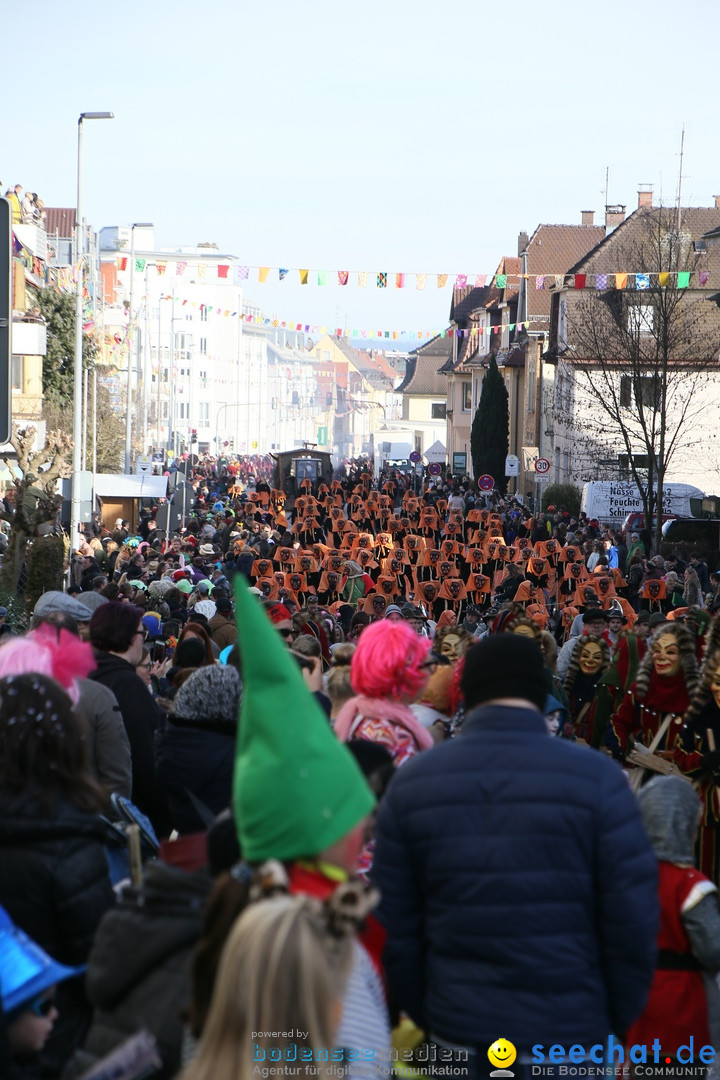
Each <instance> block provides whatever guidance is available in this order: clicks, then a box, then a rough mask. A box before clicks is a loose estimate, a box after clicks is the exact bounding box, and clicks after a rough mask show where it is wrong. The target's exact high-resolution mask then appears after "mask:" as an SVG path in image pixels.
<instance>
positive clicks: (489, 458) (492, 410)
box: [470, 355, 509, 494]
mask: <svg viewBox="0 0 720 1080" xmlns="http://www.w3.org/2000/svg"><path fill="white" fill-rule="evenodd" d="M508 427H509V415H508V392H507V390H506V388H505V383H504V382H503V377H502V375H501V374H500V372H499V371H498V366H497V362H496V360H495V356H494V355H492V356H491V357H490V363H489V364H488V369H487V372H486V374H485V378H484V379H483V384H482V391H481V393H480V402H479V404H478V407H477V412H476V413H475V417H474V419H473V424H472V430H471V432H470V455H471V457H472V463H473V472H474V473H475V479H477V478H478V477H479V476H482V475H483V474H484V473H489V474H490V476H492V477H493V479H494V480H495V486H496V488H497V489H498V491H501V492H503V494H504V493H505V490H506V488H507V479H506V477H505V458H506V457H507V453H508Z"/></svg>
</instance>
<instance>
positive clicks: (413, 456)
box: [410, 450, 422, 463]
mask: <svg viewBox="0 0 720 1080" xmlns="http://www.w3.org/2000/svg"><path fill="white" fill-rule="evenodd" d="M410 460H411V461H412V462H415V463H417V462H418V461H422V454H421V453H420V451H419V450H413V452H412V454H411V455H410Z"/></svg>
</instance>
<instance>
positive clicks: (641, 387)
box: [620, 375, 661, 409]
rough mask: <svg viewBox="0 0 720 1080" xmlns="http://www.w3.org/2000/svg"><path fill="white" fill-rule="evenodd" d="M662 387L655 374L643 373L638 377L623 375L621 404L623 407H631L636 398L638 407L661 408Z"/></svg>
mask: <svg viewBox="0 0 720 1080" xmlns="http://www.w3.org/2000/svg"><path fill="white" fill-rule="evenodd" d="M660 389H661V388H660V382H659V380H658V379H657V378H656V376H655V375H643V376H641V377H638V378H633V377H632V376H630V375H621V376H620V405H621V407H622V408H623V409H631V408H632V406H633V400H634V402H635V405H637V406H638V407H639V406H642V407H643V408H645V409H659V408H660Z"/></svg>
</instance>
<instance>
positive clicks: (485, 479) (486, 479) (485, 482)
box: [478, 473, 495, 491]
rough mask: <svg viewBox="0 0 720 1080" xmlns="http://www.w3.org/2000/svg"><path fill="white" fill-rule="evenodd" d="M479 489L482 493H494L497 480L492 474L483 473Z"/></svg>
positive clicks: (479, 479)
mask: <svg viewBox="0 0 720 1080" xmlns="http://www.w3.org/2000/svg"><path fill="white" fill-rule="evenodd" d="M478 487H479V488H480V490H481V491H492V489H493V488H494V487H495V480H494V479H493V477H492V476H491V475H490V473H483V474H482V476H479V477H478Z"/></svg>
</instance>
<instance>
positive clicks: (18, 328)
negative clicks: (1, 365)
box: [11, 226, 47, 356]
mask: <svg viewBox="0 0 720 1080" xmlns="http://www.w3.org/2000/svg"><path fill="white" fill-rule="evenodd" d="M28 227H31V226H28ZM11 335H12V352H13V353H15V355H16V356H45V353H46V352H47V327H46V326H45V323H41V322H15V321H13V323H12V331H11Z"/></svg>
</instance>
